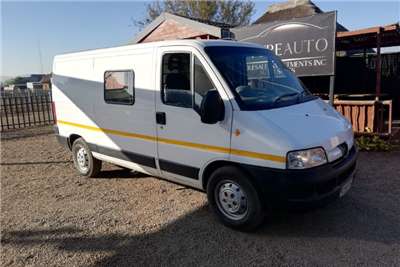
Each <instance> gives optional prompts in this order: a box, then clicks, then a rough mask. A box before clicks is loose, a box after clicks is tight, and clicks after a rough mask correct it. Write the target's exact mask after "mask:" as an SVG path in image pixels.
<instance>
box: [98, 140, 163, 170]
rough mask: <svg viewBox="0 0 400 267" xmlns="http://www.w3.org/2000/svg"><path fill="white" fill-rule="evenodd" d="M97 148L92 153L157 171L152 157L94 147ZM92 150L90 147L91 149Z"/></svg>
mask: <svg viewBox="0 0 400 267" xmlns="http://www.w3.org/2000/svg"><path fill="white" fill-rule="evenodd" d="M96 147H97V148H96V149H95V150H93V151H94V152H98V153H100V154H103V155H106V156H110V157H114V158H118V159H122V160H126V161H131V162H134V163H137V164H140V165H144V166H147V167H150V168H153V169H157V166H156V160H155V158H154V157H150V156H146V155H141V154H137V153H134V152H131V151H126V150H116V149H112V148H108V147H103V146H99V145H97V146H96ZM91 149H92V147H91Z"/></svg>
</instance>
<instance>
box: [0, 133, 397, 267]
mask: <svg viewBox="0 0 400 267" xmlns="http://www.w3.org/2000/svg"><path fill="white" fill-rule="evenodd" d="M4 138H6V139H4ZM103 169H104V171H103V172H102V174H101V177H100V178H96V179H85V178H81V177H79V176H78V175H77V174H76V172H75V170H74V169H73V164H72V157H71V154H70V153H69V152H68V151H67V150H65V149H64V148H62V147H61V146H60V145H58V143H57V141H56V140H55V137H54V136H53V135H52V134H49V133H48V128H42V129H36V130H29V131H23V132H16V133H13V134H5V135H3V140H2V142H1V246H2V247H1V266H22V265H28V266H140V265H146V266H147V265H150V266H155V265H157V266H159V265H172V266H178V265H179V266H180V265H184V266H187V265H192V266H197V265H212V266H228V265H229V266H245V265H264V266H265V265H268V266H276V265H286V266H287V265H296V266H305V265H308V266H309V265H317V266H326V265H328V266H335V265H336V266H345V265H351V266H354V265H369V266H382V265H386V266H400V152H391V153H361V154H360V159H359V167H358V179H357V180H356V182H355V184H354V187H353V188H352V189H351V191H350V192H349V193H348V195H346V196H345V197H344V198H343V199H341V200H339V201H337V202H335V203H332V204H331V205H329V206H327V207H325V208H323V209H318V210H313V211H309V212H302V213H299V212H297V213H283V214H280V215H279V216H275V217H273V218H271V219H270V220H269V221H267V222H266V224H265V225H264V226H263V227H262V228H261V229H259V230H258V231H256V232H255V233H240V232H235V231H233V230H231V229H228V228H226V227H224V226H222V225H221V224H220V223H218V222H217V221H216V219H214V217H213V216H212V214H211V212H210V211H209V210H208V206H207V201H206V197H205V194H203V193H201V192H198V191H195V190H192V189H188V188H185V187H182V186H179V185H175V184H172V183H169V182H166V181H163V180H159V179H155V178H152V177H146V176H143V175H135V174H133V173H128V172H126V171H123V170H121V169H119V168H118V167H116V166H112V165H107V164H106V165H105V166H104V168H103Z"/></svg>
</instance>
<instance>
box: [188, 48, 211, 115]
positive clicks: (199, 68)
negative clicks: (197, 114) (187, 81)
mask: <svg viewBox="0 0 400 267" xmlns="http://www.w3.org/2000/svg"><path fill="white" fill-rule="evenodd" d="M193 79H194V82H193V84H194V110H196V111H200V107H201V101H202V100H203V98H204V97H205V96H206V94H207V92H208V91H210V90H215V87H214V85H213V84H212V82H211V80H210V78H209V77H208V74H207V72H206V70H205V69H204V68H203V65H202V64H201V62H200V60H199V59H198V58H197V57H196V56H195V57H194V75H193Z"/></svg>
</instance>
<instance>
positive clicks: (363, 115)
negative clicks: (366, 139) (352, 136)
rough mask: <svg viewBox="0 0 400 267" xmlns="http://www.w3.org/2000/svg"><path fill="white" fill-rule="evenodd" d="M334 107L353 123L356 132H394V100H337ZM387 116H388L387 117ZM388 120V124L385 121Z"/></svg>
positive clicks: (383, 133) (384, 133)
mask: <svg viewBox="0 0 400 267" xmlns="http://www.w3.org/2000/svg"><path fill="white" fill-rule="evenodd" d="M333 105H334V107H335V108H336V110H337V111H339V112H340V113H341V114H343V115H344V116H345V117H346V118H347V119H348V120H349V121H350V122H351V124H352V125H353V131H354V132H355V133H356V134H371V133H379V134H382V135H390V134H391V133H392V101H391V100H385V101H375V100H371V101H368V100H364V101H362V100H361V101H351V100H335V101H334V104H333ZM385 116H386V117H387V118H385ZM385 120H387V121H388V124H387V125H385V124H384V123H383V122H384V121H385Z"/></svg>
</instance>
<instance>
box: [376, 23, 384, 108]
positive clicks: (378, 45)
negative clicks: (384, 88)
mask: <svg viewBox="0 0 400 267" xmlns="http://www.w3.org/2000/svg"><path fill="white" fill-rule="evenodd" d="M381 33H382V28H381V27H379V30H378V32H377V33H376V86H375V94H376V100H379V98H380V96H381V77H382V68H381V65H382V64H381Z"/></svg>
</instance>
